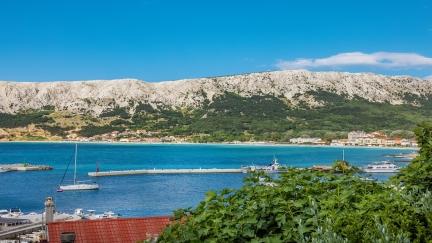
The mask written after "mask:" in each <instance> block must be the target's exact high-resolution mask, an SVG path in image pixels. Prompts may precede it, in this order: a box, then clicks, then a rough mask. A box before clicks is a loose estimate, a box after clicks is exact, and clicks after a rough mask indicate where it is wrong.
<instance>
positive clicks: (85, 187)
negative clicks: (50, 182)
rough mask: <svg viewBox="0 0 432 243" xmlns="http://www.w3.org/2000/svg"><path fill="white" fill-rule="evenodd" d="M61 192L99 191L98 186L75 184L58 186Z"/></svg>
mask: <svg viewBox="0 0 432 243" xmlns="http://www.w3.org/2000/svg"><path fill="white" fill-rule="evenodd" d="M59 189H60V190H62V191H84V190H99V185H98V184H75V185H65V186H60V187H59Z"/></svg>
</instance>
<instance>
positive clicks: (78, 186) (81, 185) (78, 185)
mask: <svg viewBox="0 0 432 243" xmlns="http://www.w3.org/2000/svg"><path fill="white" fill-rule="evenodd" d="M77 155H78V144H75V159H74V179H73V184H70V185H60V186H59V188H58V189H57V191H58V192H62V191H79V190H98V189H99V185H98V184H97V183H95V182H90V183H89V182H87V183H86V181H77V176H76V172H77ZM60 184H61V183H60Z"/></svg>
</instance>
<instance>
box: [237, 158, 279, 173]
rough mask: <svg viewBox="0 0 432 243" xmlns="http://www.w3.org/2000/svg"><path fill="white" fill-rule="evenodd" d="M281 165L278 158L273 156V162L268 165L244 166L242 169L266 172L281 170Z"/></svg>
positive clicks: (245, 171) (246, 171)
mask: <svg viewBox="0 0 432 243" xmlns="http://www.w3.org/2000/svg"><path fill="white" fill-rule="evenodd" d="M280 167H281V165H280V164H279V162H278V160H277V159H276V158H273V160H272V162H271V164H269V165H267V166H255V165H251V166H242V167H241V169H242V171H243V173H248V172H253V171H264V172H269V173H272V172H279V171H280Z"/></svg>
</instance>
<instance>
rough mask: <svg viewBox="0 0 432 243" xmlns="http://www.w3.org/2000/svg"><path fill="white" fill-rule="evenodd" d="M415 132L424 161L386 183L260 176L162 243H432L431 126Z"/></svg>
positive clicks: (183, 216)
mask: <svg viewBox="0 0 432 243" xmlns="http://www.w3.org/2000/svg"><path fill="white" fill-rule="evenodd" d="M416 134H417V136H418V140H419V141H420V145H421V146H422V148H421V150H420V156H419V157H418V158H417V159H416V160H415V161H414V162H413V163H412V164H411V165H410V166H408V168H407V169H404V170H403V171H402V172H401V173H400V174H399V175H398V176H397V177H395V178H393V179H392V180H391V181H389V182H387V183H379V182H373V181H365V180H362V179H361V178H360V177H358V176H357V175H355V174H352V173H349V172H348V173H343V171H340V172H339V173H338V174H336V173H323V172H317V171H310V170H298V169H290V170H288V171H287V172H286V173H283V174H282V175H281V176H280V177H278V178H276V179H274V178H271V177H268V176H265V175H263V174H254V175H251V176H249V177H248V178H247V179H246V180H245V184H244V186H243V187H242V188H241V189H239V190H223V191H221V192H219V193H215V192H209V193H208V194H207V196H206V198H205V200H204V201H202V202H201V203H200V204H199V205H198V207H197V208H195V209H193V210H190V209H188V210H178V211H176V212H175V220H176V221H175V222H174V223H173V224H172V225H171V226H169V227H168V228H167V229H166V230H165V231H164V232H163V234H162V235H161V236H160V238H159V242H202V241H208V242H432V193H431V189H432V188H431V184H430V178H431V174H432V170H431V165H430V164H431V163H432V162H431V157H432V156H431V155H432V126H431V125H427V124H424V125H422V126H421V127H419V128H418V129H417V130H416ZM336 165H337V166H338V167H341V168H346V167H345V166H346V164H344V163H337V164H336ZM263 178H265V179H264V180H265V181H263ZM415 178H421V180H417V179H415ZM268 182H272V183H268Z"/></svg>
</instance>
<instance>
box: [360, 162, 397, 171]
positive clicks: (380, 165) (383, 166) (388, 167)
mask: <svg viewBox="0 0 432 243" xmlns="http://www.w3.org/2000/svg"><path fill="white" fill-rule="evenodd" d="M399 170H400V167H399V166H397V165H395V164H393V163H391V162H390V161H381V162H375V163H373V164H369V165H368V166H367V167H366V168H364V169H363V171H364V172H367V173H396V172H399Z"/></svg>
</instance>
